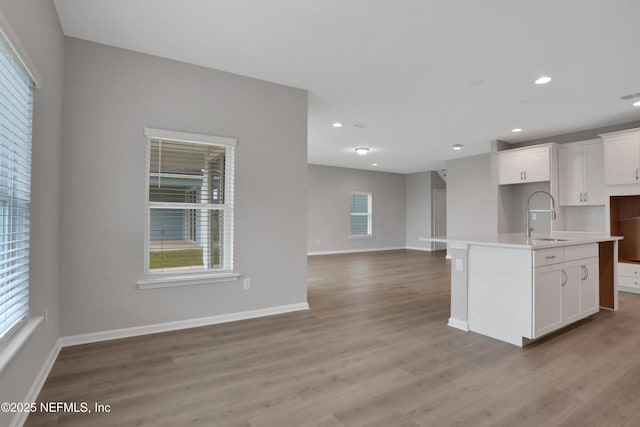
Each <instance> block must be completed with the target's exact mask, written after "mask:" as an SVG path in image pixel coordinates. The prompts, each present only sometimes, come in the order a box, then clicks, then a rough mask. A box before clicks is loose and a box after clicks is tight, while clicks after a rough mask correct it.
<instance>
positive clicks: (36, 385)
mask: <svg viewBox="0 0 640 427" xmlns="http://www.w3.org/2000/svg"><path fill="white" fill-rule="evenodd" d="M61 348H62V346H61V345H60V339H58V340H56V342H55V344H54V345H53V348H52V349H51V352H49V356H47V358H46V360H45V361H44V364H43V365H42V367H41V368H40V371H39V372H38V376H36V379H35V380H34V381H33V384H31V387H29V391H27V395H26V396H25V398H24V399H23V400H22V401H23V402H35V401H36V400H38V395H39V394H40V390H42V386H43V385H44V382H45V381H46V380H47V377H48V376H49V372H51V368H53V364H54V363H56V359H57V358H58V353H60V349H61ZM28 416H29V412H18V413H17V414H16V415H15V417H13V420H11V424H9V426H10V427H21V426H22V425H24V423H25V422H26V421H27V417H28Z"/></svg>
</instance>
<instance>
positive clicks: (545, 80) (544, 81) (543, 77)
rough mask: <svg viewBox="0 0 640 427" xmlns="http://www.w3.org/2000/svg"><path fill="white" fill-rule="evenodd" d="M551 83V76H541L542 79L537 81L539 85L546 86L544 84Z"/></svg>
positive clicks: (539, 78)
mask: <svg viewBox="0 0 640 427" xmlns="http://www.w3.org/2000/svg"><path fill="white" fill-rule="evenodd" d="M550 81H551V77H549V76H541V77H538V78H537V79H536V84H537V85H544V84H547V83H549V82H550Z"/></svg>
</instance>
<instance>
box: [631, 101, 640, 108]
mask: <svg viewBox="0 0 640 427" xmlns="http://www.w3.org/2000/svg"><path fill="white" fill-rule="evenodd" d="M632 105H633V106H634V107H640V101H638V102H634V103H633V104H632Z"/></svg>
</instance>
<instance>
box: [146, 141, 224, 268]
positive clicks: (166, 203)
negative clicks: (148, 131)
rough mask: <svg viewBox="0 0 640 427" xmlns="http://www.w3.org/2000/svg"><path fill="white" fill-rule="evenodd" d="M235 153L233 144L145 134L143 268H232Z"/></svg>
mask: <svg viewBox="0 0 640 427" xmlns="http://www.w3.org/2000/svg"><path fill="white" fill-rule="evenodd" d="M189 135H192V134H189ZM212 138H214V139H215V138H216V137H212ZM219 139H220V140H224V139H225V138H219ZM233 156H234V146H232V145H224V144H215V143H211V142H205V141H184V140H175V139H168V138H160V137H151V138H149V140H148V157H147V162H148V168H147V174H148V199H147V233H146V235H147V242H146V243H147V251H146V252H147V256H146V262H147V273H150V274H155V273H159V274H171V273H176V274H184V273H205V272H218V271H219V272H222V271H231V270H233V164H234V159H233Z"/></svg>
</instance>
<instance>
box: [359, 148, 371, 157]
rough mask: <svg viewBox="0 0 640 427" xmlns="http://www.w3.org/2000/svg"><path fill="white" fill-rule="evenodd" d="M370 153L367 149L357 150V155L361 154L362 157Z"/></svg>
mask: <svg viewBox="0 0 640 427" xmlns="http://www.w3.org/2000/svg"><path fill="white" fill-rule="evenodd" d="M368 152H369V149H368V148H366V147H360V148H356V153H358V154H360V155H361V156H364V155H365V154H367V153H368Z"/></svg>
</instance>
